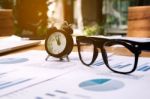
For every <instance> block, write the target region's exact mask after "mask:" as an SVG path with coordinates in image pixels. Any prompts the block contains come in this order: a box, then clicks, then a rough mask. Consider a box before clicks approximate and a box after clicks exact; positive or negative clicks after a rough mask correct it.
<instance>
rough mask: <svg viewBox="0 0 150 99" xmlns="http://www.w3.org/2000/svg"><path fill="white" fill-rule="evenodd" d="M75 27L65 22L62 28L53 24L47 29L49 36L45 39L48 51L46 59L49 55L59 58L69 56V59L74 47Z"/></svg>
mask: <svg viewBox="0 0 150 99" xmlns="http://www.w3.org/2000/svg"><path fill="white" fill-rule="evenodd" d="M72 33H73V29H72V28H71V26H70V25H69V24H68V23H66V22H65V23H64V24H63V25H62V26H61V28H60V29H57V28H56V27H54V26H52V27H51V28H49V29H48V31H47V37H46V40H45V49H46V52H47V53H48V56H47V58H46V60H47V59H48V58H49V56H52V57H55V58H59V59H60V60H63V58H65V57H66V58H67V60H68V61H69V58H68V55H69V54H70V52H71V51H72V49H73V38H72Z"/></svg>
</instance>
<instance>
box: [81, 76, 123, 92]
mask: <svg viewBox="0 0 150 99" xmlns="http://www.w3.org/2000/svg"><path fill="white" fill-rule="evenodd" d="M79 87H80V88H82V89H85V90H88V91H95V92H103V91H114V90H118V89H121V88H123V87H124V83H123V82H121V81H119V80H114V79H107V78H106V79H105V78H103V79H91V80H87V81H83V82H81V83H80V84H79Z"/></svg>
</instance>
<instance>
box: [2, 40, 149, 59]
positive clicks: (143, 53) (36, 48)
mask: <svg viewBox="0 0 150 99" xmlns="http://www.w3.org/2000/svg"><path fill="white" fill-rule="evenodd" d="M43 42H44V40H43V41H42V43H41V44H39V45H36V46H32V47H28V48H23V49H19V50H16V51H13V52H9V53H5V54H2V55H0V56H4V55H10V54H16V53H21V52H26V51H29V50H45V46H44V43H43ZM72 51H73V52H77V51H78V50H77V46H76V45H75V46H74V47H73V50H72ZM123 53H124V51H123ZM141 56H144V57H150V52H142V53H141Z"/></svg>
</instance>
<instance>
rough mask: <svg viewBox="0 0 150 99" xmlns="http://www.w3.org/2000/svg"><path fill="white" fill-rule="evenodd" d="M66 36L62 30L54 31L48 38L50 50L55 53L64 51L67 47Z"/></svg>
mask: <svg viewBox="0 0 150 99" xmlns="http://www.w3.org/2000/svg"><path fill="white" fill-rule="evenodd" d="M66 42H67V40H66V37H65V35H64V34H63V33H61V32H54V33H52V34H51V35H50V36H49V38H48V40H47V48H48V51H49V52H50V53H52V54H54V55H57V54H60V53H62V52H63V51H64V50H65V48H66Z"/></svg>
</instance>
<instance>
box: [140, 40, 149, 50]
mask: <svg viewBox="0 0 150 99" xmlns="http://www.w3.org/2000/svg"><path fill="white" fill-rule="evenodd" d="M139 48H140V50H143V51H150V42H146V43H140V44H139Z"/></svg>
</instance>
